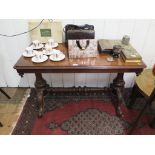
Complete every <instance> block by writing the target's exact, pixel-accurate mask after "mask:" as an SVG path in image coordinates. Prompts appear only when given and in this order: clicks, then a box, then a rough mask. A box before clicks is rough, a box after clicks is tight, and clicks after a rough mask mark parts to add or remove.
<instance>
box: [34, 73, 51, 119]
mask: <svg viewBox="0 0 155 155" xmlns="http://www.w3.org/2000/svg"><path fill="white" fill-rule="evenodd" d="M35 76H36V82H35V88H36V92H37V100H38V103H39V114H38V116H39V117H42V116H43V113H44V92H45V90H46V88H48V87H49V86H48V85H47V83H46V81H45V80H44V79H43V77H42V75H41V73H35Z"/></svg>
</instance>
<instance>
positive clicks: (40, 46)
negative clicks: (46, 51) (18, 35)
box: [31, 44, 44, 50]
mask: <svg viewBox="0 0 155 155" xmlns="http://www.w3.org/2000/svg"><path fill="white" fill-rule="evenodd" d="M31 46H32V48H33V49H34V50H39V49H41V48H43V47H44V45H43V44H40V45H39V46H36V47H35V46H34V45H31Z"/></svg>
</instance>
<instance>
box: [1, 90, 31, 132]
mask: <svg viewBox="0 0 155 155" xmlns="http://www.w3.org/2000/svg"><path fill="white" fill-rule="evenodd" d="M2 89H3V90H4V91H5V92H6V93H7V94H8V95H9V96H10V97H11V99H8V98H7V97H6V96H4V95H3V94H2V93H0V122H1V124H2V125H3V126H2V127H0V135H8V134H11V133H12V130H13V128H14V127H15V125H16V122H17V120H18V118H19V116H20V114H21V112H22V109H23V106H24V104H25V102H26V100H27V97H29V93H30V89H27V88H2Z"/></svg>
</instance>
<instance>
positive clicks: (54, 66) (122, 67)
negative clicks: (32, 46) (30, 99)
mask: <svg viewBox="0 0 155 155" xmlns="http://www.w3.org/2000/svg"><path fill="white" fill-rule="evenodd" d="M57 49H59V50H61V51H62V52H63V53H64V54H65V56H66V58H65V59H64V60H63V61H60V62H52V61H51V60H47V61H46V62H43V63H40V64H36V63H33V62H32V61H31V58H25V57H23V56H21V57H20V59H19V60H18V61H17V63H16V64H15V66H14V68H15V69H16V70H17V72H18V73H19V75H20V76H23V75H24V74H25V73H34V74H35V76H36V81H35V88H36V91H37V98H38V103H39V116H42V115H43V113H44V92H45V91H46V90H47V88H48V85H47V83H46V81H45V80H44V79H43V77H42V73H117V77H116V78H115V79H114V80H113V83H112V84H111V85H110V88H111V89H112V90H113V92H114V94H115V95H116V96H117V100H118V102H117V105H116V107H115V108H116V113H117V115H118V116H121V115H122V112H121V108H120V105H121V103H122V101H123V96H122V92H123V88H124V85H125V82H124V79H123V75H124V73H129V72H130V73H136V75H139V74H140V73H141V72H142V71H143V69H144V68H145V67H146V65H145V64H144V63H143V62H141V63H125V62H124V61H123V60H122V59H121V58H118V59H116V60H115V61H113V62H108V61H107V60H106V58H107V57H108V56H109V55H107V54H99V55H98V56H97V58H81V59H69V57H68V52H67V48H66V47H65V46H64V44H59V46H58V48H57Z"/></svg>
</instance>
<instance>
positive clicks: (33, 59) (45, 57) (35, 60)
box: [32, 55, 48, 63]
mask: <svg viewBox="0 0 155 155" xmlns="http://www.w3.org/2000/svg"><path fill="white" fill-rule="evenodd" d="M47 59H48V56H46V55H43V59H41V60H38V59H37V58H36V57H35V56H34V57H33V58H32V62H35V63H42V62H45V61H46V60H47Z"/></svg>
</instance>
